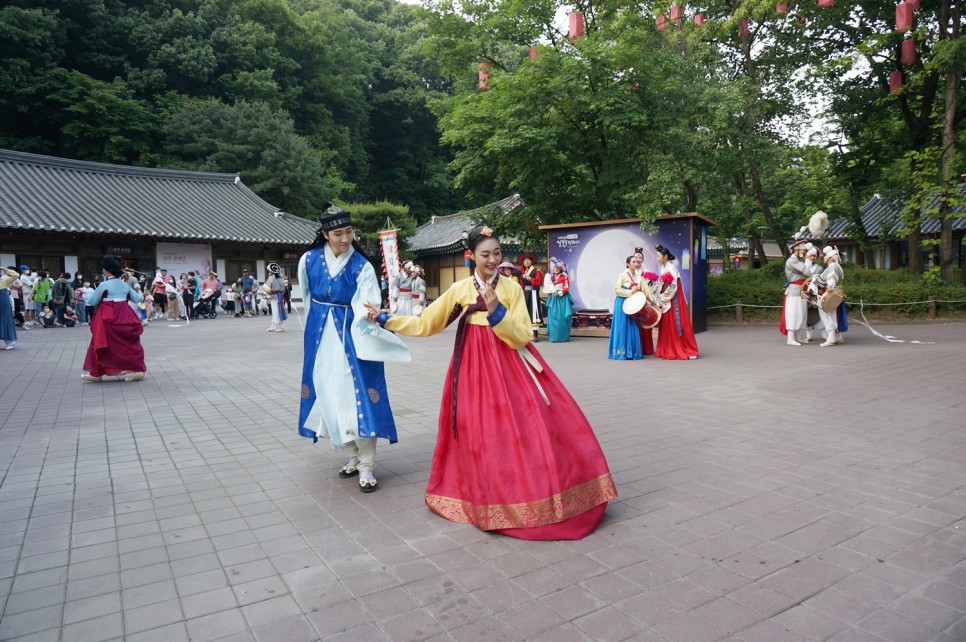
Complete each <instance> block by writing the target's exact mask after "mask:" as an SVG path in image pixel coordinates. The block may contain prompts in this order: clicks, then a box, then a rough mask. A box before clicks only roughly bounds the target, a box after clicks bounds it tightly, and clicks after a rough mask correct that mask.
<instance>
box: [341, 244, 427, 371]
mask: <svg viewBox="0 0 966 642" xmlns="http://www.w3.org/2000/svg"><path fill="white" fill-rule="evenodd" d="M366 303H370V304H372V305H373V306H374V307H376V308H378V307H380V306H381V305H382V290H380V289H379V281H378V280H377V279H376V271H375V270H374V269H372V264H371V263H369V262H368V261H367V262H366V264H365V265H364V266H363V267H362V271H361V272H360V273H359V277H358V278H357V279H356V292H355V294H354V295H353V296H352V311H353V313H354V314H355V321H353V322H352V342H353V343H354V344H355V346H356V354H357V355H358V356H359V358H360V359H365V360H366V361H390V362H396V363H410V362H411V361H412V360H413V357H412V354H411V353H410V352H409V348H408V347H406V344H405V343H403V341H402V339H400V338H399V337H397V336H396V335H395V334H393V333H392V332H390V331H389V330H386V329H384V328H382V327H381V326H380V325H379V324H378V323H370V322H369V321H367V320H366V312H367V310H366V306H365V304H366Z"/></svg>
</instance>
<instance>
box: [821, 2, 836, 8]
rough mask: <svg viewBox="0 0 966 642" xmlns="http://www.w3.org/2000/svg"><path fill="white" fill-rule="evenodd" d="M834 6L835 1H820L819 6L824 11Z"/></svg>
mask: <svg viewBox="0 0 966 642" xmlns="http://www.w3.org/2000/svg"><path fill="white" fill-rule="evenodd" d="M833 5H835V0H818V6H820V7H821V8H823V9H828V8H829V7H831V6H833Z"/></svg>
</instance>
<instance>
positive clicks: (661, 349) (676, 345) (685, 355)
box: [654, 279, 698, 359]
mask: <svg viewBox="0 0 966 642" xmlns="http://www.w3.org/2000/svg"><path fill="white" fill-rule="evenodd" d="M675 308H676V309H677V311H678V312H679V314H678V316H679V317H680V319H681V334H680V335H678V324H677V320H676V319H675V314H674V312H675ZM654 354H655V356H658V357H660V358H662V359H690V358H691V357H697V356H698V341H697V339H695V338H694V329H693V328H692V327H691V315H690V314H688V303H687V301H686V300H685V299H684V291H683V290H682V289H681V280H680V279H678V293H677V294H676V295H675V297H674V300H673V301H672V302H671V307H670V308H669V309H668V311H667V312H665V313H664V314H663V315H661V323H660V324H658V334H657V347H656V348H655V350H654Z"/></svg>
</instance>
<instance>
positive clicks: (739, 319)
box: [735, 301, 744, 323]
mask: <svg viewBox="0 0 966 642" xmlns="http://www.w3.org/2000/svg"><path fill="white" fill-rule="evenodd" d="M735 321H737V322H738V323H744V315H743V314H742V309H741V301H736V302H735Z"/></svg>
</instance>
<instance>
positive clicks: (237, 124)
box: [0, 0, 468, 218]
mask: <svg viewBox="0 0 966 642" xmlns="http://www.w3.org/2000/svg"><path fill="white" fill-rule="evenodd" d="M4 5H5V6H4V7H3V9H2V10H0V57H2V63H0V112H2V113H3V115H4V116H3V119H2V120H0V147H4V148H11V149H17V150H21V151H30V152H36V153H42V154H50V155H54V156H65V157H69V158H78V159H83V160H93V161H102V162H108V163H126V164H134V165H143V166H149V167H179V168H185V169H196V170H204V171H214V172H240V173H241V174H242V178H243V180H244V181H245V183H246V184H247V185H248V186H249V187H251V188H252V189H253V190H254V191H255V192H257V193H258V194H259V195H260V196H262V197H263V198H265V199H266V200H267V201H269V202H270V203H273V204H275V205H277V206H279V207H283V208H284V209H286V210H288V211H291V212H294V213H297V214H301V215H306V216H314V215H317V212H318V209H319V206H320V205H321V203H322V202H323V201H326V200H335V199H338V198H342V199H349V200H352V201H366V202H371V201H376V200H380V199H384V200H389V201H393V202H395V203H401V204H406V205H408V206H409V207H410V210H411V211H412V212H413V213H414V214H416V213H418V215H419V216H420V217H422V218H426V217H428V216H430V215H431V214H436V213H441V214H442V213H450V212H453V211H456V210H458V209H460V208H461V207H463V206H465V205H467V204H468V201H467V199H466V198H465V197H463V196H462V195H461V194H460V193H459V192H457V191H455V190H454V189H453V186H452V178H451V175H450V171H449V169H448V167H447V166H448V164H449V162H450V161H451V160H452V152H451V151H450V150H448V149H446V148H444V147H442V146H441V144H440V133H439V131H438V129H437V119H436V117H435V116H434V115H433V114H432V113H431V112H430V111H429V109H428V106H427V101H428V100H429V99H430V98H431V97H432V96H434V95H436V94H441V93H445V92H447V91H449V85H450V81H449V80H447V79H445V78H444V77H443V76H442V74H440V72H439V68H438V65H437V64H436V63H434V62H433V61H432V59H431V58H429V57H427V56H426V55H424V54H423V52H422V49H421V47H422V43H423V38H424V31H425V28H426V23H425V20H422V19H421V18H420V17H419V12H420V10H419V9H418V8H417V7H413V6H410V5H405V4H400V3H397V2H394V1H392V0H338V1H336V0H304V1H293V2H289V3H286V2H285V1H284V0H201V1H196V0H60V1H47V2H45V1H42V0H14V1H12V2H6V3H4Z"/></svg>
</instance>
